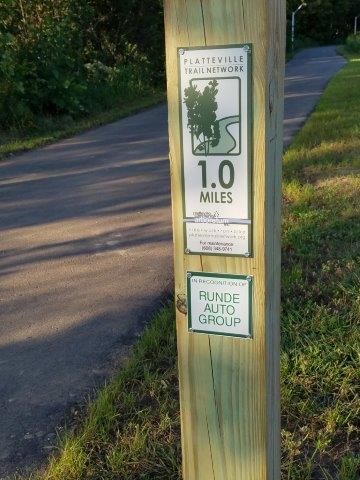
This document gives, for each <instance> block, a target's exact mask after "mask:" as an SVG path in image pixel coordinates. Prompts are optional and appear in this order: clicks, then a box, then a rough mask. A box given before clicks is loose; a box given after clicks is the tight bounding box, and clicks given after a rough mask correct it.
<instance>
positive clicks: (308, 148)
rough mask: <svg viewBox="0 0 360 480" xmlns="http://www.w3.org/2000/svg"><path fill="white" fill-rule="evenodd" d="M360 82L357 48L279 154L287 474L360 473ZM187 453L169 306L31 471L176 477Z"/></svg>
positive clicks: (321, 478)
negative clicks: (41, 467)
mask: <svg viewBox="0 0 360 480" xmlns="http://www.w3.org/2000/svg"><path fill="white" fill-rule="evenodd" d="M359 92H360V58H359V57H355V56H352V57H351V58H350V61H349V63H348V65H347V66H346V67H345V68H344V69H343V70H342V71H341V72H340V73H339V74H338V75H337V76H336V77H335V78H334V79H333V80H332V81H331V83H330V85H329V86H328V88H327V90H326V92H325V94H324V96H323V97H322V99H321V101H320V102H319V104H318V106H317V108H316V111H315V112H314V114H313V115H312V116H311V118H310V120H309V121H308V122H307V124H306V126H305V127H304V128H303V130H302V131H301V132H300V133H299V134H298V135H297V137H296V139H295V141H294V142H293V145H292V146H291V148H290V149H289V150H288V151H287V153H286V154H285V158H284V182H283V194H284V215H283V281H282V282H283V288H282V297H283V300H282V350H281V378H282V381H281V395H282V479H283V480H335V479H336V480H357V479H358V478H359V471H360V457H359V456H358V446H359V442H358V434H359V418H360V403H359V396H358V393H357V392H356V386H357V385H358V380H359V378H358V372H359V370H358V365H359V363H358V362H359V353H360V348H359V318H360V315H359V314H360V297H359V292H360V288H359V287H360V262H359V250H360V248H359V247H360V245H359V239H360V221H359V216H360V176H359V174H360V95H359ZM180 462H181V459H180V430H179V404H178V385H177V372H176V340H175V327H174V308H173V306H172V305H167V306H165V307H164V308H163V309H162V310H161V311H160V312H159V313H158V314H157V315H156V316H155V318H154V320H153V321H152V323H151V325H150V326H149V328H147V330H146V331H145V332H144V334H143V335H142V337H141V339H140V341H139V342H138V343H137V345H136V346H135V350H134V352H133V354H132V356H131V358H130V360H129V362H128V364H127V365H126V366H125V367H124V368H123V370H122V371H121V372H120V373H119V375H118V376H117V377H116V378H115V379H113V380H112V381H111V383H110V384H109V385H107V386H106V387H105V388H103V389H102V390H100V391H99V393H98V396H97V398H96V400H95V401H93V402H91V403H90V404H89V406H88V408H87V411H86V413H85V417H84V419H83V421H82V422H80V424H79V425H78V426H77V428H76V429H75V431H73V432H70V433H68V435H67V436H66V437H65V438H63V439H62V441H61V443H60V446H59V451H58V454H57V455H56V456H55V457H54V458H52V459H51V461H50V464H49V466H48V467H47V469H46V472H45V473H43V474H39V475H35V476H33V477H32V478H37V479H41V480H83V479H89V480H90V479H91V480H97V479H99V480H100V479H101V480H106V479H109V480H115V479H122V480H141V479H142V480H157V479H159V480H160V479H161V480H164V479H166V480H172V479H173V480H175V479H180V478H181V471H180ZM224 480H226V479H224ZM249 480H255V479H249Z"/></svg>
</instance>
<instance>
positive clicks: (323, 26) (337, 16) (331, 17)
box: [287, 0, 360, 47]
mask: <svg viewBox="0 0 360 480" xmlns="http://www.w3.org/2000/svg"><path fill="white" fill-rule="evenodd" d="M301 3H306V6H305V7H303V8H302V9H301V10H300V11H299V12H298V13H297V16H296V44H295V45H296V46H297V47H303V46H310V45H312V44H319V45H323V44H334V43H342V42H343V41H344V40H345V38H346V37H347V36H348V35H349V34H350V33H352V32H353V31H354V18H355V16H356V15H359V14H360V0H287V15H288V20H289V23H288V43H289V40H290V32H291V12H292V11H294V10H296V9H297V7H298V6H299V5H300V4H301Z"/></svg>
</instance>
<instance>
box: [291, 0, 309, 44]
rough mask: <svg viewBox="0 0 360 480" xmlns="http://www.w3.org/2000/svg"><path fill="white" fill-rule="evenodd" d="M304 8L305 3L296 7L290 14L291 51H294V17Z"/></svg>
mask: <svg viewBox="0 0 360 480" xmlns="http://www.w3.org/2000/svg"><path fill="white" fill-rule="evenodd" d="M305 6H306V3H302V4H301V5H299V6H298V8H297V9H296V10H295V11H294V12H292V14H291V46H292V50H293V51H294V47H295V15H296V14H297V12H298V11H299V10H301V9H302V7H305Z"/></svg>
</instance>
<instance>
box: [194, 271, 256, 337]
mask: <svg viewBox="0 0 360 480" xmlns="http://www.w3.org/2000/svg"><path fill="white" fill-rule="evenodd" d="M252 282H253V278H252V277H251V276H244V275H227V274H216V273H204V272H188V273H187V290H188V292H187V296H188V322H189V331H191V332H198V333H206V334H213V335H225V336H231V337H244V338H251V335H252V332H251V317H252Z"/></svg>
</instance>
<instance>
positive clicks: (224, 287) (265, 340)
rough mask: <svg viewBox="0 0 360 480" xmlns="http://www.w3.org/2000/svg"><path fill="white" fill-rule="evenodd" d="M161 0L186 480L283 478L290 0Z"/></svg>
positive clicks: (261, 479)
mask: <svg viewBox="0 0 360 480" xmlns="http://www.w3.org/2000/svg"><path fill="white" fill-rule="evenodd" d="M164 6H165V32H166V63H167V85H168V89H167V91H168V96H167V98H168V115H169V142H170V155H169V156H170V171H171V186H172V188H171V190H172V207H173V231H174V253H175V302H176V308H177V312H176V324H177V345H178V365H179V379H180V403H181V409H180V411H181V427H182V428H181V429H182V458H183V477H182V478H183V480H279V479H280V384H279V380H280V376H279V368H280V342H279V340H280V266H281V262H280V229H281V226H280V225H281V222H280V219H281V216H280V213H281V211H280V206H281V165H282V152H283V131H282V125H283V105H284V99H283V90H284V82H283V80H284V79H283V76H284V63H285V38H286V36H285V29H286V1H285V0H266V1H265V0H246V1H244V0H226V1H225V0H222V1H221V0H186V1H185V0H164ZM199 106H200V107H201V108H200V107H199ZM204 106H205V107H207V108H206V109H204ZM204 110H205V114H204ZM214 112H215V113H214ZM214 120H215V123H214ZM228 125H231V134H230V135H228V134H229V133H230V128H229V130H227V128H228V127H227V126H228Z"/></svg>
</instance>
